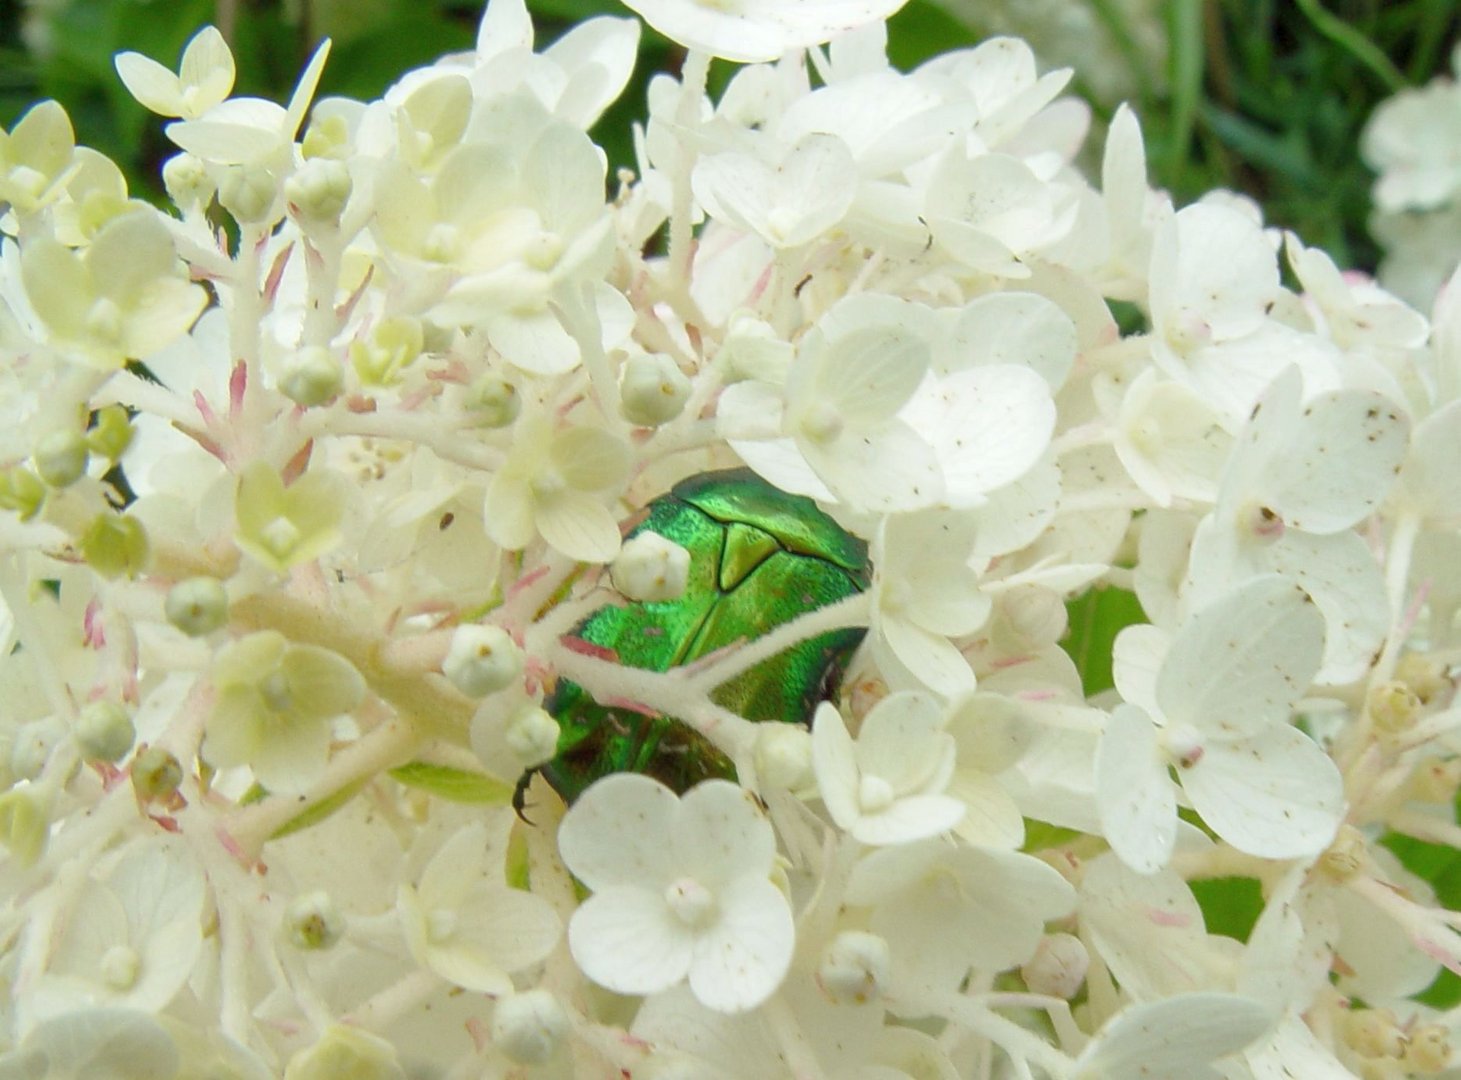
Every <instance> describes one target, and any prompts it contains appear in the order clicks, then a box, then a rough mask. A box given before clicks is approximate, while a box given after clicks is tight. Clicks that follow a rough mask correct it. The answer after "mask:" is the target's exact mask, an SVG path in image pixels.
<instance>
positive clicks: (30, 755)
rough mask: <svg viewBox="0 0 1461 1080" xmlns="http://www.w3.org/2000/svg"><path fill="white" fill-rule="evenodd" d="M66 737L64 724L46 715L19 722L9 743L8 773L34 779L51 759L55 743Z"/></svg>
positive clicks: (21, 778) (23, 778)
mask: <svg viewBox="0 0 1461 1080" xmlns="http://www.w3.org/2000/svg"><path fill="white" fill-rule="evenodd" d="M65 737H66V728H65V725H64V724H62V723H60V722H59V721H57V720H53V719H52V718H50V717H47V718H46V719H44V720H32V721H31V722H30V723H28V724H21V725H20V727H19V728H18V729H17V730H16V732H15V741H14V742H13V743H11V744H10V773H11V775H12V776H14V777H15V778H16V779H18V780H34V779H35V778H36V777H37V776H40V774H41V772H42V770H44V769H45V767H46V762H47V761H49V760H51V752H52V751H53V750H55V749H56V744H57V743H59V742H60V741H61V740H62V739H64V738H65Z"/></svg>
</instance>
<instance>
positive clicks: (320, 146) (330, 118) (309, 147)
mask: <svg viewBox="0 0 1461 1080" xmlns="http://www.w3.org/2000/svg"><path fill="white" fill-rule="evenodd" d="M299 148H300V152H301V153H302V154H303V156H304V159H305V160H306V161H312V160H314V159H315V158H320V157H339V156H340V155H341V154H342V153H348V152H349V149H350V125H349V124H348V123H346V121H345V118H344V117H343V116H341V115H340V114H339V113H330V114H328V115H325V114H322V112H321V110H319V109H313V110H311V111H310V117H309V127H307V128H306V129H305V132H304V139H303V140H302V141H301V142H300V145H299Z"/></svg>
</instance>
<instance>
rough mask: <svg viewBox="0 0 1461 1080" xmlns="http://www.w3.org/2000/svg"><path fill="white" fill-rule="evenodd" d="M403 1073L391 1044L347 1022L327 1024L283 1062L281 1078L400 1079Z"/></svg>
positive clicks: (287, 1079)
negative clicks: (313, 1042)
mask: <svg viewBox="0 0 1461 1080" xmlns="http://www.w3.org/2000/svg"><path fill="white" fill-rule="evenodd" d="M405 1075H406V1072H405V1070H404V1069H403V1068H401V1063H400V1059H399V1058H398V1057H397V1055H396V1048H395V1047H394V1046H392V1045H391V1044H390V1043H389V1042H387V1041H386V1040H385V1039H382V1038H381V1037H380V1036H379V1035H372V1034H371V1033H370V1032H368V1031H366V1030H364V1029H363V1028H358V1027H351V1026H350V1025H348V1024H333V1025H331V1026H330V1027H328V1028H326V1029H325V1032H324V1034H322V1035H321V1036H320V1037H319V1040H318V1041H317V1042H316V1043H315V1044H314V1045H313V1046H309V1047H306V1048H305V1049H303V1050H300V1051H299V1052H298V1053H296V1054H295V1055H294V1056H293V1057H291V1058H290V1059H289V1062H288V1064H286V1065H285V1066H284V1080H340V1078H341V1077H349V1078H350V1080H401V1078H402V1077H404V1076H405Z"/></svg>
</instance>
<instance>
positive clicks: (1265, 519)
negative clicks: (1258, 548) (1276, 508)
mask: <svg viewBox="0 0 1461 1080" xmlns="http://www.w3.org/2000/svg"><path fill="white" fill-rule="evenodd" d="M1238 520H1239V522H1240V523H1241V525H1242V528H1243V530H1244V532H1246V533H1247V534H1248V535H1249V536H1251V537H1252V538H1253V539H1255V540H1258V541H1260V542H1261V543H1265V544H1271V543H1273V541H1275V540H1277V539H1278V538H1279V537H1281V536H1283V527H1284V526H1283V518H1281V517H1279V516H1278V514H1276V513H1274V512H1273V511H1272V510H1270V509H1269V508H1268V507H1266V506H1260V505H1257V504H1249V505H1248V506H1245V507H1244V508H1243V511H1242V514H1241V516H1240V517H1239V518H1238Z"/></svg>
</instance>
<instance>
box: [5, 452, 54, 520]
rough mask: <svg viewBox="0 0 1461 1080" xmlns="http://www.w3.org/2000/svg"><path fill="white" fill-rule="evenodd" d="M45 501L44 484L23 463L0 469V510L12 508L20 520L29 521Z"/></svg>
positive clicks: (39, 510) (38, 511)
mask: <svg viewBox="0 0 1461 1080" xmlns="http://www.w3.org/2000/svg"><path fill="white" fill-rule="evenodd" d="M45 501H46V485H45V484H43V483H42V482H41V478H40V477H39V476H37V475H36V474H35V473H33V472H31V471H30V470H29V469H27V468H26V467H25V466H23V465H12V466H11V467H10V468H8V469H3V470H0V510H14V511H15V512H16V513H18V514H19V515H20V520H21V521H29V520H30V519H31V518H33V517H35V516H36V515H37V514H38V513H40V512H41V507H42V506H43V505H44V504H45Z"/></svg>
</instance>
